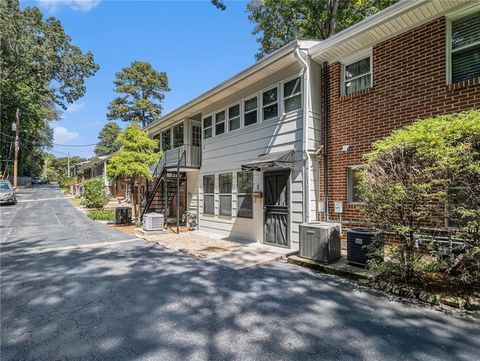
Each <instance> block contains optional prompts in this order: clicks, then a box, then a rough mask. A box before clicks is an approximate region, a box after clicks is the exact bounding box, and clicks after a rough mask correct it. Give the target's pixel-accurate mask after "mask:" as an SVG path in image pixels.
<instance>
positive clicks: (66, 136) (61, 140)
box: [53, 127, 78, 144]
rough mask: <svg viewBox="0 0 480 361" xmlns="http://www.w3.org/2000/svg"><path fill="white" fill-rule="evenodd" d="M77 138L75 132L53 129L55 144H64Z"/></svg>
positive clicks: (58, 128) (60, 128)
mask: <svg viewBox="0 0 480 361" xmlns="http://www.w3.org/2000/svg"><path fill="white" fill-rule="evenodd" d="M77 138H78V133H77V132H71V131H69V130H68V129H67V128H64V127H55V128H54V129H53V142H54V143H57V144H65V143H68V142H69V141H71V140H73V139H77Z"/></svg>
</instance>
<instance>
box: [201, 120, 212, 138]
mask: <svg viewBox="0 0 480 361" xmlns="http://www.w3.org/2000/svg"><path fill="white" fill-rule="evenodd" d="M212 136H213V123H212V116H211V115H210V116H208V117H206V118H204V119H203V139H208V138H211V137H212Z"/></svg>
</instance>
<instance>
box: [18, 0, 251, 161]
mask: <svg viewBox="0 0 480 361" xmlns="http://www.w3.org/2000/svg"><path fill="white" fill-rule="evenodd" d="M225 3H226V5H227V10H225V11H220V10H218V9H216V8H215V7H214V6H213V5H211V4H210V1H209V0H205V1H202V0H200V1H160V0H157V1H109V0H35V1H22V2H21V4H22V6H27V5H28V6H33V5H35V6H39V7H40V8H41V9H42V11H43V12H44V14H45V15H53V16H55V17H57V18H58V19H59V20H60V21H61V22H62V24H63V27H64V28H65V31H66V32H67V33H68V34H69V35H70V36H71V38H72V40H73V42H74V44H76V45H78V46H80V48H81V49H82V50H84V51H87V50H90V51H92V53H93V54H94V56H95V61H96V62H97V63H98V64H99V65H100V70H99V71H98V72H97V74H96V75H95V76H94V77H93V78H90V79H88V80H87V82H86V85H87V92H86V94H85V96H84V97H83V98H81V99H79V100H78V101H77V102H76V103H75V104H73V105H72V106H70V107H69V109H68V110H67V111H66V112H65V113H64V114H63V119H62V120H61V121H59V122H55V123H54V127H56V128H57V129H56V130H55V143H59V144H68V145H75V144H92V143H96V142H97V135H98V132H99V130H100V129H101V128H102V126H103V125H104V124H105V123H106V122H107V120H106V116H105V114H106V112H107V105H108V103H109V102H110V101H111V100H112V99H113V98H114V96H115V93H114V92H113V90H112V89H113V80H114V74H115V72H117V71H119V70H121V69H122V68H123V67H125V66H127V65H129V64H130V63H131V62H132V61H134V60H141V61H148V62H150V63H151V64H152V65H153V67H154V68H155V69H157V70H159V71H165V72H167V74H168V78H169V84H170V88H171V89H172V90H171V91H170V92H169V93H167V94H166V96H165V101H164V103H163V105H164V114H165V113H166V112H169V111H171V110H173V109H175V108H176V107H178V106H180V105H182V104H183V103H185V102H187V101H188V100H190V99H192V98H193V97H195V96H197V95H199V94H200V93H203V92H204V91H206V90H208V89H210V88H211V87H213V86H215V85H216V84H218V83H219V82H221V81H223V80H225V79H226V78H228V77H230V76H232V75H234V74H236V73H237V72H239V71H241V70H243V69H244V68H246V67H248V66H249V65H251V64H252V63H254V61H255V59H254V55H255V53H256V51H257V48H258V46H257V45H258V44H257V43H256V41H255V36H253V35H252V34H251V31H252V28H253V25H252V24H250V23H249V21H248V14H247V13H246V4H247V2H246V1H234V2H231V1H226V2H225ZM118 124H119V125H121V126H122V127H124V126H125V125H126V124H125V123H124V122H121V121H119V122H118ZM92 151H93V147H87V148H74V147H72V148H68V147H60V146H56V147H55V148H54V149H53V153H54V154H56V155H57V156H63V154H62V153H69V154H71V155H75V154H76V155H80V156H82V157H88V156H91V155H92V154H93V152H92Z"/></svg>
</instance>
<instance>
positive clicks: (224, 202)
mask: <svg viewBox="0 0 480 361" xmlns="http://www.w3.org/2000/svg"><path fill="white" fill-rule="evenodd" d="M218 189H219V193H220V209H219V214H220V215H221V216H231V215H232V173H224V174H220V175H219V176H218Z"/></svg>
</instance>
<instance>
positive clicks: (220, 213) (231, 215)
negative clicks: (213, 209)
mask: <svg viewBox="0 0 480 361" xmlns="http://www.w3.org/2000/svg"><path fill="white" fill-rule="evenodd" d="M228 174H230V176H231V177H232V179H231V182H232V184H231V190H230V193H221V192H220V177H221V176H222V175H228ZM233 175H234V173H233V172H225V173H219V174H218V215H219V216H221V217H233ZM222 196H230V214H222V209H221V203H220V199H221V197H222Z"/></svg>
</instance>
